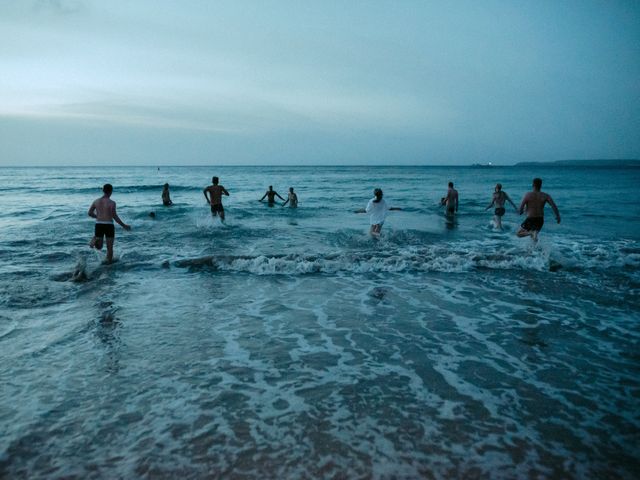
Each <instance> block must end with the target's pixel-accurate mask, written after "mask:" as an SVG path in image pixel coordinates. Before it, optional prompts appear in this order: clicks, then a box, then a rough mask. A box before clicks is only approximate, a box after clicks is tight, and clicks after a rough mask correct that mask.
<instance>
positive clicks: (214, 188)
mask: <svg viewBox="0 0 640 480" xmlns="http://www.w3.org/2000/svg"><path fill="white" fill-rule="evenodd" d="M218 182H219V179H218V177H212V178H211V183H212V184H213V185H209V186H208V187H205V188H204V190H203V191H202V192H203V193H204V198H206V199H207V203H208V204H209V205H211V215H213V216H214V217H215V216H216V215H220V221H221V222H224V207H223V206H222V195H226V196H229V192H227V189H226V188H224V187H223V186H222V185H218ZM207 193H208V194H209V195H208V196H207Z"/></svg>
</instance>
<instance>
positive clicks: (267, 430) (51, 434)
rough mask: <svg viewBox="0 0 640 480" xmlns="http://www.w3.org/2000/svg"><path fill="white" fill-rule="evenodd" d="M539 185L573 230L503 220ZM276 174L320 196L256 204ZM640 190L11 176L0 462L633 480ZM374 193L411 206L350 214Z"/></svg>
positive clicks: (481, 177) (580, 182) (398, 170)
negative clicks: (212, 187)
mask: <svg viewBox="0 0 640 480" xmlns="http://www.w3.org/2000/svg"><path fill="white" fill-rule="evenodd" d="M211 175H219V176H220V180H221V183H222V184H223V185H224V186H225V187H226V188H227V189H228V190H229V191H230V193H231V196H230V197H228V198H225V200H226V203H225V205H226V212H227V223H226V224H225V225H221V224H220V223H219V221H217V220H213V219H212V218H211V216H210V214H209V212H208V206H207V205H206V203H205V201H204V198H203V195H202V188H203V187H204V186H205V185H207V184H208V180H209V179H210V177H211ZM536 175H539V176H541V177H542V178H543V179H544V185H543V190H545V191H548V192H549V193H551V194H552V195H553V197H554V199H555V201H556V203H557V204H558V206H559V208H560V211H561V214H562V223H561V224H560V225H556V224H555V221H553V216H552V215H551V212H550V211H548V212H547V214H548V215H547V223H546V224H545V227H544V229H543V232H542V235H541V240H540V242H539V244H538V245H536V246H534V245H532V243H531V242H530V241H529V240H528V239H517V238H515V235H514V232H515V230H516V229H517V226H518V224H519V222H520V219H519V218H518V217H517V215H516V214H515V213H514V212H513V210H509V209H507V214H506V216H505V220H504V222H505V231H504V232H499V231H496V230H494V229H493V228H491V226H490V222H491V213H490V212H487V211H485V210H484V207H485V206H486V205H487V204H488V203H489V200H490V196H491V192H492V189H493V185H494V184H495V182H497V181H500V182H502V184H503V185H504V189H505V190H506V191H507V192H508V193H509V194H510V195H511V196H512V198H513V200H514V202H516V204H519V200H520V199H521V197H522V194H523V193H524V192H525V191H527V190H528V189H529V185H530V182H531V178H532V177H533V176H536ZM449 180H452V181H454V182H455V183H456V187H457V188H458V189H459V191H460V201H461V204H460V214H459V215H458V218H457V220H456V223H455V224H453V225H449V224H447V223H446V222H445V221H444V218H443V216H442V210H441V208H440V207H439V206H438V202H439V199H440V197H441V196H442V195H443V194H444V193H445V191H446V184H447V182H448V181H449ZM107 181H109V182H111V183H113V184H114V187H115V191H114V195H113V199H114V200H115V201H116V202H117V203H118V210H119V213H120V216H121V217H122V218H123V220H124V221H125V222H127V223H130V224H131V225H132V226H133V229H132V231H131V232H124V231H122V230H121V229H119V228H118V227H117V233H116V256H117V257H118V261H117V262H116V263H115V264H113V265H110V266H107V265H102V264H101V262H102V260H103V258H104V253H97V252H95V251H92V250H90V249H88V247H87V246H86V245H87V243H88V240H89V239H90V236H91V235H92V221H91V219H90V218H88V217H87V216H86V210H87V209H88V207H89V205H90V203H91V201H92V200H93V199H94V198H96V197H98V196H99V195H100V186H101V185H102V184H103V183H105V182H107ZM164 182H169V183H170V184H171V192H172V198H173V200H174V202H176V205H175V206H173V207H171V208H164V207H162V206H160V205H159V204H160V194H161V185H162V184H163V183H164ZM269 184H273V185H274V187H275V189H276V190H277V191H279V192H280V194H281V195H283V196H284V195H285V193H286V191H287V189H288V187H289V186H294V187H295V188H296V191H297V192H298V196H299V199H300V208H298V209H297V210H292V209H288V208H284V209H283V208H280V207H274V208H269V207H267V206H266V205H264V204H260V203H258V202H257V200H258V199H259V198H260V197H261V196H262V194H263V193H264V190H265V189H266V188H267V186H268V185H269ZM638 184H640V170H638V169H621V170H604V169H563V168H548V169H528V168H527V169H525V168H497V167H496V168H491V169H472V168H454V167H451V168H425V167H422V168H420V167H394V168H392V167H385V168H361V167H341V168H335V167H306V168H291V167H287V168H284V167H280V168H276V167H269V168H265V167H253V168H239V167H212V168H199V167H193V168H188V167H180V168H178V167H175V168H169V167H162V168H161V169H160V170H159V171H158V170H156V169H155V168H137V167H136V168H134V167H132V168H112V169H105V170H101V171H98V170H97V169H90V168H86V169H79V168H62V169H6V168H5V169H0V197H1V199H2V205H3V211H2V212H0V227H2V228H1V229H0V312H1V313H0V351H2V358H3V362H2V363H0V384H1V385H2V389H1V390H0V477H7V478H15V477H18V478H22V477H28V478H59V477H77V478H97V477H103V478H104V477H107V478H132V477H151V478H165V477H167V478H171V477H175V476H177V475H181V476H183V477H185V478H201V477H205V476H206V477H229V476H234V477H240V478H245V477H246V478H318V477H321V478H334V477H337V478H371V477H373V478H415V477H426V478H448V477H464V478H466V477H491V478H514V477H519V478H530V477H543V478H545V477H546V478H607V477H608V478H634V477H637V475H638V472H639V471H640V462H639V461H638V458H640V448H639V447H638V445H640V418H639V416H638V411H640V408H639V407H640V354H639V353H638V352H640V349H639V348H638V347H639V345H638V343H639V339H640V327H639V325H638V318H639V315H638V314H639V312H640V300H639V297H638V292H639V291H640V228H639V225H640V224H639V223H638V220H639V219H640V202H639V200H640V198H639V197H640V194H639V193H638V189H637V185H638ZM377 186H380V187H382V188H383V189H384V190H385V198H387V201H388V202H389V203H391V204H392V205H395V206H399V207H402V208H403V211H401V212H391V214H390V215H389V217H388V219H387V222H386V223H385V226H384V228H383V234H382V238H381V239H380V240H379V241H375V240H373V239H371V238H370V237H369V236H368V235H367V229H368V219H367V216H366V215H358V214H355V213H353V211H354V210H356V209H358V208H362V207H364V205H365V204H366V201H367V200H368V199H369V198H370V195H371V191H372V189H373V188H374V187H377ZM612 199H616V200H615V201H612ZM612 205H613V206H615V209H612ZM151 211H154V212H155V214H156V218H155V219H152V218H150V217H149V213H150V212H151Z"/></svg>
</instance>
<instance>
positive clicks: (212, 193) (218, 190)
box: [207, 185, 229, 205]
mask: <svg viewBox="0 0 640 480" xmlns="http://www.w3.org/2000/svg"><path fill="white" fill-rule="evenodd" d="M207 191H208V192H209V197H210V198H211V201H210V203H211V205H220V204H221V203H222V195H223V193H224V192H226V190H225V189H224V187H223V186H222V185H211V186H209V187H207ZM227 195H229V194H228V193H227Z"/></svg>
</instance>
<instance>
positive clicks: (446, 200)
mask: <svg viewBox="0 0 640 480" xmlns="http://www.w3.org/2000/svg"><path fill="white" fill-rule="evenodd" d="M440 204H441V205H446V207H447V213H446V215H447V217H453V215H454V214H455V213H456V212H457V211H458V191H457V190H456V189H455V188H453V182H449V190H447V196H446V197H442V199H441V200H440Z"/></svg>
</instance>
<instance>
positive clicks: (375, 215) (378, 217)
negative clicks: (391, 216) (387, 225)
mask: <svg viewBox="0 0 640 480" xmlns="http://www.w3.org/2000/svg"><path fill="white" fill-rule="evenodd" d="M382 196H383V193H382V189H380V188H376V189H375V190H374V191H373V198H372V199H371V200H369V202H368V203H367V206H366V208H365V209H364V210H356V213H368V214H370V223H371V229H370V230H369V233H370V234H371V236H372V237H375V238H379V237H380V232H381V230H382V225H384V220H385V218H386V217H387V212H388V211H390V210H402V209H401V208H398V207H391V206H389V204H388V203H387V202H386V200H384V199H383V198H382Z"/></svg>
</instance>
